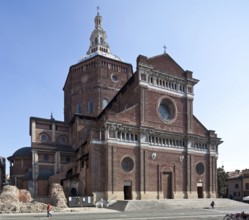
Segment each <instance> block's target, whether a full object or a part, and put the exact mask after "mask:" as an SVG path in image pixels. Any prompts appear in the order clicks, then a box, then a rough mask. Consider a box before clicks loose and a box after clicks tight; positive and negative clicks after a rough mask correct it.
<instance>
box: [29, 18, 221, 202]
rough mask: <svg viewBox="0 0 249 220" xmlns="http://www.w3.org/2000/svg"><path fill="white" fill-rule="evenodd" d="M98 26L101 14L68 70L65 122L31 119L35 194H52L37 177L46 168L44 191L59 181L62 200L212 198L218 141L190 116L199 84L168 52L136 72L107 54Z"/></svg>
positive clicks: (144, 60)
mask: <svg viewBox="0 0 249 220" xmlns="http://www.w3.org/2000/svg"><path fill="white" fill-rule="evenodd" d="M101 22H102V17H101V16H100V15H99V14H98V15H97V16H96V18H95V29H94V31H93V33H92V35H91V39H90V41H91V43H90V47H89V50H88V52H87V54H86V56H85V57H84V58H83V59H82V60H81V61H80V62H79V63H77V64H75V65H73V66H71V67H70V69H69V73H68V76H67V79H66V82H65V85H64V88H63V90H64V122H60V121H53V120H47V119H39V118H31V122H30V133H31V139H32V149H33V151H32V152H33V153H32V161H33V164H36V165H33V167H32V172H33V180H34V181H36V182H35V183H36V188H37V193H40V194H41V195H44V194H45V192H46V191H49V190H48V189H47V188H44V189H40V185H41V184H44V183H43V182H41V181H40V182H39V181H38V179H37V177H36V176H34V174H35V173H39V172H40V171H42V169H43V168H44V167H45V166H46V167H47V168H46V169H44V170H52V171H53V174H51V175H50V177H49V180H48V179H47V181H48V187H49V185H51V184H52V183H54V182H59V183H61V184H62V185H63V188H64V191H65V193H66V195H67V196H71V195H80V196H89V195H94V197H95V200H99V199H101V198H104V199H106V200H110V199H113V198H115V199H119V200H122V199H133V200H136V199H174V198H211V197H216V195H217V194H216V191H217V184H216V166H217V157H218V145H219V144H221V143H222V141H221V139H220V138H218V137H217V135H216V133H215V132H214V131H212V130H208V129H206V128H205V127H204V125H202V124H201V122H200V121H199V120H198V119H197V118H196V117H195V116H194V115H193V104H194V103H193V101H194V86H195V85H196V83H198V80H196V79H194V78H193V77H192V76H193V73H192V72H191V71H188V70H187V71H185V70H183V69H182V68H181V67H180V66H179V65H178V64H177V63H176V62H175V61H174V60H173V59H172V58H171V57H170V56H169V55H168V54H167V53H164V54H161V55H158V56H155V57H151V58H148V57H146V56H142V55H140V56H138V58H137V67H136V72H133V69H132V66H131V65H130V64H127V63H125V62H123V61H122V60H121V59H120V58H118V57H117V56H114V55H113V54H111V53H110V48H109V46H108V44H107V42H106V34H105V32H104V30H103V28H102V26H101ZM60 137H63V138H62V139H63V140H65V141H66V142H64V143H63V144H61V143H60V140H62V139H61V138H60ZM45 140H46V143H44V141H45ZM66 158H71V159H66ZM36 162H37V163H38V166H37V163H36ZM48 167H50V168H48ZM34 178H35V179H34ZM41 180H42V181H43V179H41Z"/></svg>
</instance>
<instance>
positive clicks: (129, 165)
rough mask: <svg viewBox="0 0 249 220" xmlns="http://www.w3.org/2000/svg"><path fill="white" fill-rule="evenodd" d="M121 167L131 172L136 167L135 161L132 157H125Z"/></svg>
mask: <svg viewBox="0 0 249 220" xmlns="http://www.w3.org/2000/svg"><path fill="white" fill-rule="evenodd" d="M121 167H122V169H123V170H124V171H125V172H130V171H132V170H133V169H134V161H133V160H132V159H131V158H130V157H125V158H123V160H122V162H121Z"/></svg>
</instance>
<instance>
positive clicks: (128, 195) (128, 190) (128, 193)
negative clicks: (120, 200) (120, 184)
mask: <svg viewBox="0 0 249 220" xmlns="http://www.w3.org/2000/svg"><path fill="white" fill-rule="evenodd" d="M124 200H132V186H131V181H125V182H124Z"/></svg>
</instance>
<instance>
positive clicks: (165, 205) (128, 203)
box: [108, 198, 249, 212]
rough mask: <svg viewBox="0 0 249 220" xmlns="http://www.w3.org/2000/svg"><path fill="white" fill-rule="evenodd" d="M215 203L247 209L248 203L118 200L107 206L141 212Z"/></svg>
mask: <svg viewBox="0 0 249 220" xmlns="http://www.w3.org/2000/svg"><path fill="white" fill-rule="evenodd" d="M212 201H214V202H215V208H217V207H226V208H229V207H232V208H234V207H245V208H249V204H248V203H243V202H238V201H235V200H230V199H216V198H213V199H162V200H120V201H119V200H118V201H115V202H114V203H112V204H110V205H109V206H108V209H113V210H117V211H122V212H129V211H143V210H165V209H179V208H186V209H193V208H201V209H209V208H210V203H211V202H212Z"/></svg>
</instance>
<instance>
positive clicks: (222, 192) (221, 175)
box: [217, 166, 228, 198]
mask: <svg viewBox="0 0 249 220" xmlns="http://www.w3.org/2000/svg"><path fill="white" fill-rule="evenodd" d="M227 178H228V174H227V173H226V172H225V170H224V167H223V166H222V167H219V168H218V169H217V182H218V183H217V184H218V197H219V198H225V197H227Z"/></svg>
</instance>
